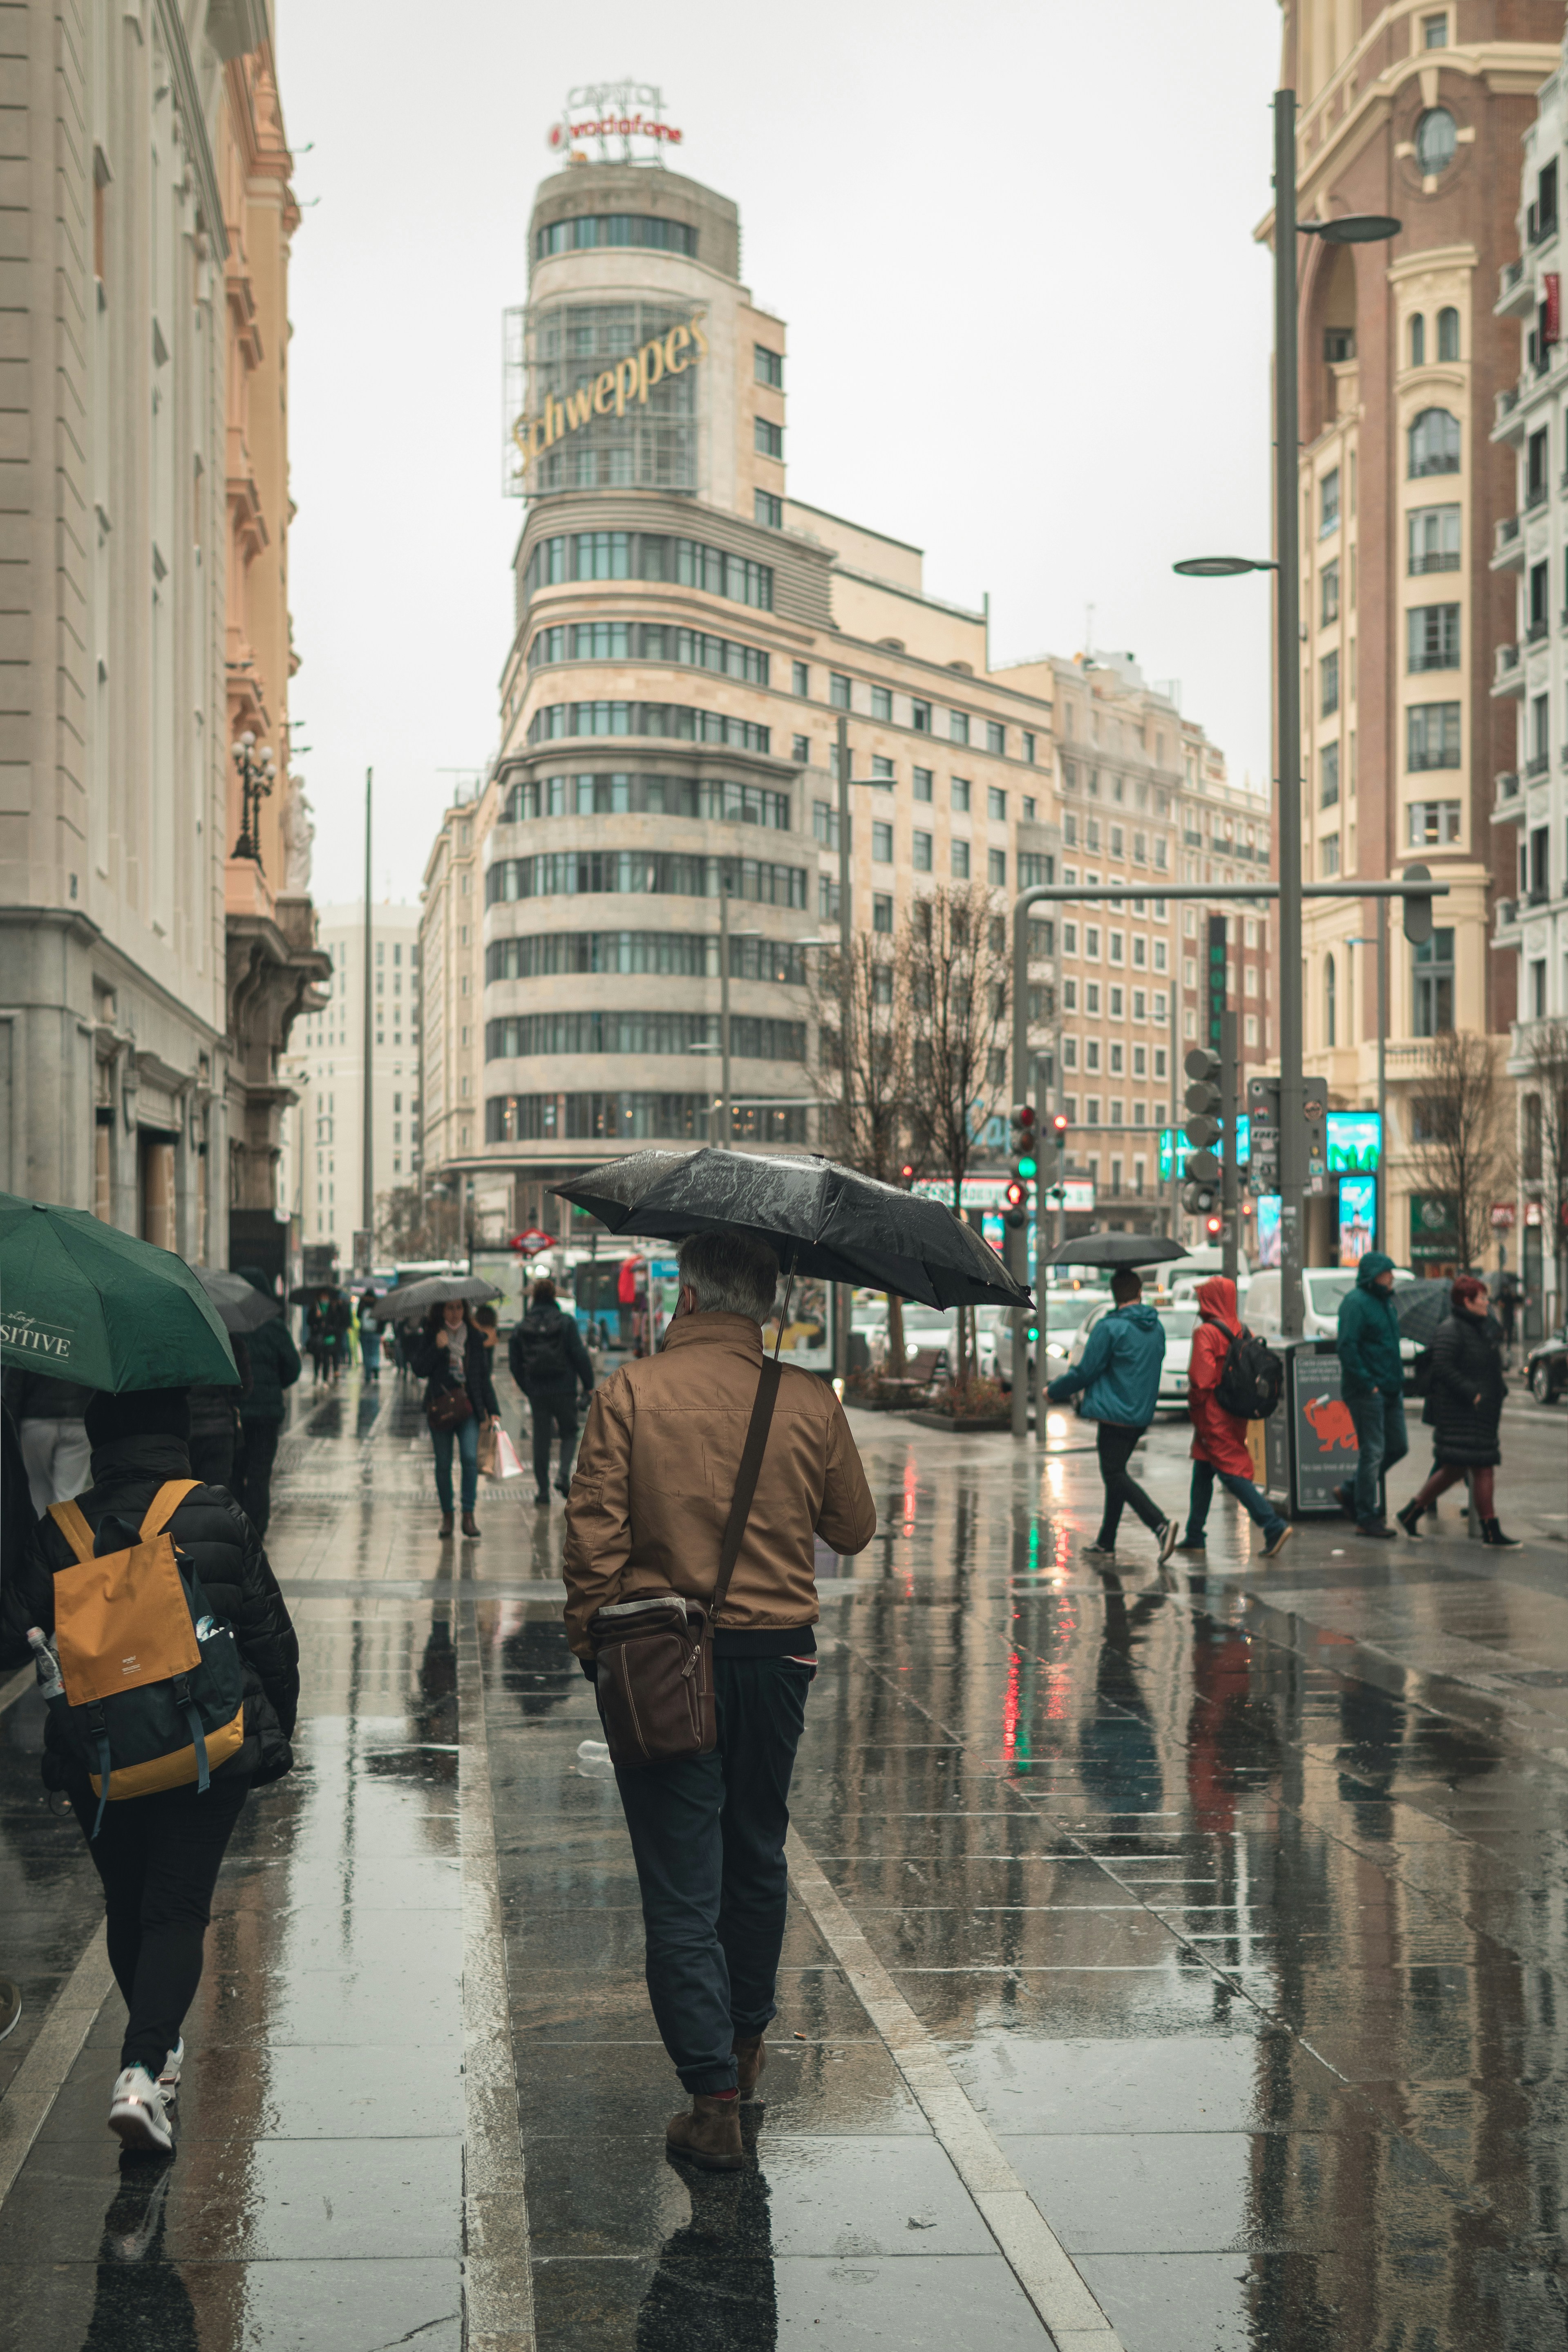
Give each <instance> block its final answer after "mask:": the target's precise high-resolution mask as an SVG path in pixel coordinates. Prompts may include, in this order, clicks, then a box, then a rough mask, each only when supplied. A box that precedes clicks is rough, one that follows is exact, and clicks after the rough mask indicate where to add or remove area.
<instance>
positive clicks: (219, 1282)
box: [191, 1265, 283, 1332]
mask: <svg viewBox="0 0 1568 2352" xmlns="http://www.w3.org/2000/svg"><path fill="white" fill-rule="evenodd" d="M191 1272H192V1273H193V1274H194V1275H195V1277H196V1280H197V1281H198V1282H199V1283H200V1284H201V1286H202V1288H203V1289H204V1290H205V1292H206V1295H207V1297H209V1298H210V1299H211V1300H212V1303H213V1305H214V1306H215V1307H216V1308H217V1317H218V1321H219V1322H220V1323H221V1324H222V1325H223V1328H224V1329H225V1330H226V1331H239V1332H245V1331H255V1330H257V1329H258V1328H259V1327H260V1326H261V1325H262V1324H263V1323H270V1322H271V1320H272V1318H273V1317H274V1316H275V1315H281V1314H282V1312H283V1308H282V1306H281V1304H280V1303H279V1300H278V1299H276V1298H269V1297H268V1295H267V1293H266V1291H264V1290H258V1289H257V1287H256V1285H255V1284H254V1283H253V1282H247V1280H246V1278H245V1276H244V1275H243V1274H230V1273H229V1272H228V1270H227V1268H226V1267H225V1266H221V1265H194V1266H192V1268H191Z"/></svg>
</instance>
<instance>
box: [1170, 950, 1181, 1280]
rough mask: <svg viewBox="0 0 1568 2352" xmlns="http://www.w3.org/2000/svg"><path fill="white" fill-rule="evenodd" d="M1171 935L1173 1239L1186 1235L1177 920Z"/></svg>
mask: <svg viewBox="0 0 1568 2352" xmlns="http://www.w3.org/2000/svg"><path fill="white" fill-rule="evenodd" d="M1171 937H1172V938H1173V940H1175V942H1176V948H1175V953H1174V954H1173V957H1172V958H1171V1136H1172V1143H1171V1239H1172V1240H1173V1242H1174V1241H1180V1239H1181V1237H1182V1162H1181V1158H1180V1155H1179V1154H1178V1152H1177V1150H1176V1144H1175V1139H1176V1137H1177V1136H1178V1135H1179V1134H1180V1133H1181V1127H1182V955H1183V952H1184V938H1183V937H1182V936H1181V935H1179V934H1178V933H1177V930H1176V927H1175V925H1174V923H1173V924H1172V926H1171Z"/></svg>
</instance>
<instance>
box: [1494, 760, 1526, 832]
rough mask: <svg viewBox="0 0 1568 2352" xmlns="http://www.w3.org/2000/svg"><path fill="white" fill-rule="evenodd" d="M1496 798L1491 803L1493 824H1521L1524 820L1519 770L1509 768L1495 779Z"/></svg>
mask: <svg viewBox="0 0 1568 2352" xmlns="http://www.w3.org/2000/svg"><path fill="white" fill-rule="evenodd" d="M1496 787H1497V798H1496V800H1495V801H1494V802H1493V803H1492V823H1493V824H1522V823H1523V821H1524V794H1523V793H1521V791H1520V789H1519V771H1518V769H1517V768H1510V769H1508V770H1506V771H1505V772H1504V773H1503V774H1502V775H1500V776H1499V777H1498V778H1497V779H1496Z"/></svg>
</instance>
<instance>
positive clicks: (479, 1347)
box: [408, 1323, 500, 1421]
mask: <svg viewBox="0 0 1568 2352" xmlns="http://www.w3.org/2000/svg"><path fill="white" fill-rule="evenodd" d="M444 1328H446V1327H445V1326H444V1325H443V1324H439V1323H438V1324H437V1325H436V1326H435V1327H434V1328H432V1327H431V1326H430V1325H429V1324H426V1323H422V1324H421V1325H420V1327H419V1331H418V1336H417V1337H416V1339H415V1340H414V1342H413V1345H412V1346H411V1347H410V1349H409V1350H408V1360H409V1362H410V1364H411V1365H412V1366H413V1368H414V1371H415V1374H416V1377H417V1378H418V1379H419V1380H422V1381H424V1383H425V1398H424V1402H425V1405H426V1409H428V1407H429V1403H430V1400H431V1398H432V1397H433V1396H435V1395H436V1394H437V1391H439V1390H441V1389H445V1388H454V1387H456V1386H457V1385H458V1382H459V1381H460V1382H461V1384H462V1386H463V1387H464V1388H466V1389H467V1390H468V1402H469V1403H470V1404H471V1405H472V1406H473V1408H474V1412H475V1413H476V1415H477V1416H478V1418H479V1420H480V1421H495V1420H498V1419H499V1418H500V1405H499V1404H498V1403H497V1402H496V1391H495V1383H494V1381H492V1380H491V1379H490V1351H489V1349H488V1348H487V1347H486V1345H485V1343H484V1341H483V1340H482V1339H480V1337H479V1332H478V1330H477V1329H476V1328H475V1327H474V1325H473V1324H472V1323H459V1324H458V1328H457V1330H456V1331H454V1332H453V1333H452V1334H451V1344H450V1345H449V1346H447V1347H445V1348H443V1347H442V1345H441V1343H440V1339H439V1338H438V1336H437V1334H438V1333H439V1332H440V1331H442V1330H443V1329H444ZM459 1334H461V1335H462V1336H463V1337H464V1339H465V1341H466V1344H465V1345H464V1346H463V1347H462V1348H460V1349H459V1348H458V1345H457V1341H458V1336H459Z"/></svg>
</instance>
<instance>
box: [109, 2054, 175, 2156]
mask: <svg viewBox="0 0 1568 2352" xmlns="http://www.w3.org/2000/svg"><path fill="white" fill-rule="evenodd" d="M109 2128H110V2131H111V2132H115V2133H118V2135H119V2137H120V2138H121V2140H122V2141H123V2142H124V2144H125V2146H126V2147H132V2148H143V2149H151V2150H152V2151H153V2153H154V2154H156V2155H159V2156H169V2155H171V2154H172V2153H173V2151H174V2133H173V2132H172V2131H171V2130H170V2129H169V2118H168V2116H167V2114H166V2112H165V2111H164V2106H163V2093H162V2091H160V2090H159V2088H158V2085H157V2084H156V2083H154V2081H153V2077H152V2075H151V2074H149V2073H148V2072H147V2069H146V2067H145V2066H127V2067H126V2069H125V2071H124V2073H123V2074H118V2075H116V2077H115V2082H114V2093H113V2096H112V2097H111V2098H110V2102H109Z"/></svg>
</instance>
